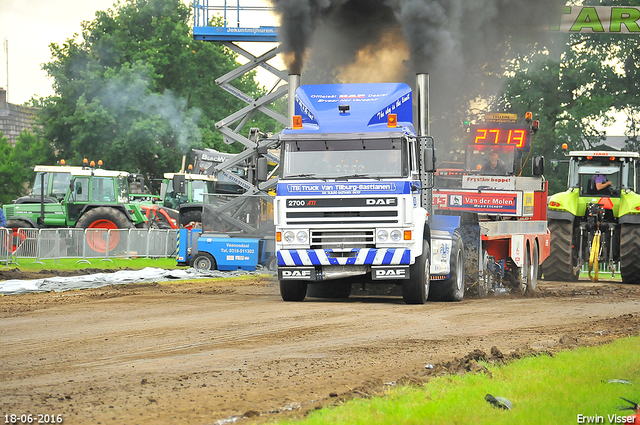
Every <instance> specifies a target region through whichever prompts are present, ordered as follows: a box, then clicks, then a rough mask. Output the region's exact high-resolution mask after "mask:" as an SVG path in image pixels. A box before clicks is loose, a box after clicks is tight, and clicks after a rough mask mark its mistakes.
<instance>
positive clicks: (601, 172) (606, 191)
mask: <svg viewBox="0 0 640 425" xmlns="http://www.w3.org/2000/svg"><path fill="white" fill-rule="evenodd" d="M636 155H637V154H636ZM637 161H638V158H637V157H635V156H629V155H626V154H625V155H622V156H620V155H619V153H618V152H606V151H602V152H601V151H591V152H572V153H571V159H570V161H569V187H572V188H578V189H579V191H580V196H607V197H614V198H619V197H620V193H621V191H622V190H630V191H632V192H635V190H636V166H635V165H636V163H637Z"/></svg>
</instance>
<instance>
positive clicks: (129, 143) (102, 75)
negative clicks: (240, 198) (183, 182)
mask: <svg viewBox="0 0 640 425" xmlns="http://www.w3.org/2000/svg"><path fill="white" fill-rule="evenodd" d="M189 19H190V11H189V8H188V7H187V6H185V5H184V3H182V2H181V1H180V0H127V1H125V2H121V3H118V4H117V5H116V7H115V9H113V10H111V9H109V10H107V11H102V12H98V13H97V14H96V19H95V20H94V21H92V22H85V23H84V24H83V31H82V38H81V39H79V40H78V39H68V40H67V41H66V43H64V44H63V45H61V46H60V45H56V44H52V45H51V50H52V53H53V56H54V60H53V61H52V62H50V63H47V64H45V66H44V68H45V69H46V70H47V72H48V73H49V74H50V75H51V76H52V77H53V79H54V88H55V91H56V95H55V96H54V97H53V99H51V102H49V103H47V104H45V105H44V107H43V109H42V114H41V115H42V122H43V124H44V129H43V135H44V138H45V139H46V140H49V141H50V142H51V143H52V145H53V146H54V147H55V150H56V155H57V157H58V158H64V159H66V160H67V161H68V163H73V164H79V163H80V161H81V159H82V158H83V157H88V158H90V159H96V160H97V159H98V158H100V159H102V160H103V161H104V162H105V167H107V168H111V169H122V170H126V171H132V172H133V171H139V172H142V173H143V174H145V175H146V176H147V177H149V178H161V177H162V174H163V173H164V172H168V171H177V170H179V168H180V163H181V159H182V155H184V154H188V153H189V152H190V149H191V148H194V147H213V148H217V149H219V150H224V151H232V152H233V151H234V150H235V151H239V150H241V147H239V146H227V145H225V144H224V143H223V142H222V137H221V135H220V134H219V133H217V132H216V131H215V127H214V124H215V122H217V121H218V120H220V119H222V118H224V117H225V116H226V115H228V114H229V113H230V112H231V111H233V110H236V109H239V108H240V107H241V106H244V104H242V105H241V102H240V101H239V100H238V99H236V98H235V97H233V96H231V95H229V94H228V93H226V92H224V91H223V90H221V89H219V88H218V87H217V86H216V84H215V79H216V78H217V77H219V76H221V75H222V74H224V73H226V72H228V71H230V70H232V69H234V68H235V67H236V66H237V63H236V54H235V53H233V52H231V51H229V50H228V49H226V48H224V47H222V46H221V45H219V44H216V43H208V42H201V41H195V40H193V37H192V34H191V30H190V28H189V22H190V21H189ZM234 83H235V85H236V86H237V87H238V88H239V89H241V90H242V91H244V92H246V93H249V94H251V95H252V96H254V97H259V96H260V95H261V89H260V88H259V87H258V84H257V83H256V82H255V80H254V75H248V76H245V77H242V78H241V79H238V80H236V81H235V82H234ZM250 126H260V127H261V128H262V129H264V131H273V129H274V126H275V124H274V123H273V122H271V120H268V119H266V117H261V116H259V114H258V116H256V117H255V118H254V119H253V121H252V122H250V123H249V124H248V125H247V130H248V127H250Z"/></svg>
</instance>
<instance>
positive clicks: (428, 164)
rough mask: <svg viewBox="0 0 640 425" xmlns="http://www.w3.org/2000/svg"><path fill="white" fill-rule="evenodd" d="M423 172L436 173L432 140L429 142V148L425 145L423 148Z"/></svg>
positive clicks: (434, 149)
mask: <svg viewBox="0 0 640 425" xmlns="http://www.w3.org/2000/svg"><path fill="white" fill-rule="evenodd" d="M423 161H424V171H425V172H426V173H435V172H436V148H434V147H433V140H432V141H431V146H429V145H427V147H425V148H424V157H423Z"/></svg>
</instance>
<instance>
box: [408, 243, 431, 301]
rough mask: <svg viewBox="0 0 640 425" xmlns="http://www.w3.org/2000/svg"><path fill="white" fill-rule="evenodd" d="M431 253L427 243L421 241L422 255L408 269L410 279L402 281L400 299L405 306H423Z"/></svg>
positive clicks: (426, 293) (427, 288) (425, 297)
mask: <svg viewBox="0 0 640 425" xmlns="http://www.w3.org/2000/svg"><path fill="white" fill-rule="evenodd" d="M430 260H431V252H430V251H429V242H427V241H422V255H421V256H419V257H418V258H416V262H415V263H414V264H413V265H412V266H411V267H410V273H409V274H410V276H411V277H410V278H409V279H407V280H403V281H402V299H404V302H405V303H407V304H424V303H425V302H426V301H427V296H428V295H429V283H430V281H431V261H430Z"/></svg>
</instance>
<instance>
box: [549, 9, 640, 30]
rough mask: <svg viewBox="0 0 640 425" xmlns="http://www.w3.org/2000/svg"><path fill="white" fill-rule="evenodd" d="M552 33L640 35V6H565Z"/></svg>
mask: <svg viewBox="0 0 640 425" xmlns="http://www.w3.org/2000/svg"><path fill="white" fill-rule="evenodd" d="M550 29H551V31H559V32H575V33H612V34H619V33H627V34H639V33H640V6H638V7H636V6H564V7H561V14H560V20H559V22H558V23H556V24H552V25H551V27H550Z"/></svg>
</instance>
